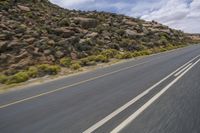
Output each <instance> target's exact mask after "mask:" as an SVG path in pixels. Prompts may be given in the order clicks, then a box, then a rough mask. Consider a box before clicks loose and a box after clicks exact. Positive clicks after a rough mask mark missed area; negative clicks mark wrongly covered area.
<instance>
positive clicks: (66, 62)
mask: <svg viewBox="0 0 200 133" xmlns="http://www.w3.org/2000/svg"><path fill="white" fill-rule="evenodd" d="M71 63H72V59H71V58H69V57H64V58H62V59H61V60H60V64H61V66H64V67H70V65H71Z"/></svg>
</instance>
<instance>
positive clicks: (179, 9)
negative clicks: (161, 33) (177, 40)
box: [141, 0, 200, 33]
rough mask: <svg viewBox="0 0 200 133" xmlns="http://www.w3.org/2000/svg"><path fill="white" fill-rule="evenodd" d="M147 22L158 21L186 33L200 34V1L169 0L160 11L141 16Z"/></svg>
mask: <svg viewBox="0 0 200 133" xmlns="http://www.w3.org/2000/svg"><path fill="white" fill-rule="evenodd" d="M141 18H142V19H145V20H156V21H158V22H160V23H163V24H166V25H168V26H170V27H172V28H176V29H181V30H183V31H185V32H191V33H200V25H199V22H200V1H199V0H192V2H191V3H188V2H187V1H186V0H169V1H168V2H167V3H166V4H163V5H162V6H161V7H160V9H158V10H156V11H152V12H147V13H146V14H144V15H142V16H141Z"/></svg>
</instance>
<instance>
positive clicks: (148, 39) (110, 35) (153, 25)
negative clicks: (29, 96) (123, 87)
mask: <svg viewBox="0 0 200 133" xmlns="http://www.w3.org/2000/svg"><path fill="white" fill-rule="evenodd" d="M0 17H1V24H0V72H2V73H4V74H6V75H12V74H15V73H16V72H18V71H20V70H24V69H27V68H28V67H29V66H35V65H38V64H60V62H61V60H62V59H63V58H64V57H69V58H70V60H71V59H72V60H77V59H82V58H85V57H88V56H90V55H98V54H100V53H101V52H102V51H105V50H109V49H112V51H118V52H119V51H121V52H125V51H129V52H138V51H144V50H148V49H153V48H165V47H168V46H178V45H183V44H185V43H187V42H188V38H187V36H186V35H185V34H184V33H183V32H181V31H177V30H173V29H170V28H169V27H167V26H164V25H162V24H159V23H157V22H154V21H153V22H146V21H144V20H139V19H135V18H131V17H127V16H124V15H117V14H113V13H105V12H96V11H93V12H83V11H75V10H67V9H63V8H60V7H58V6H56V5H53V4H51V3H50V2H48V1H47V0H29V1H27V0H3V1H1V2H0ZM99 58H100V60H102V58H103V57H102V56H101V57H100V56H99ZM106 58H107V57H106ZM97 60H98V59H97ZM64 62H66V60H64ZM102 62H103V61H102ZM65 64H66V63H65ZM81 65H83V64H81Z"/></svg>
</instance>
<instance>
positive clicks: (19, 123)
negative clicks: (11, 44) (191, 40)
mask: <svg viewBox="0 0 200 133" xmlns="http://www.w3.org/2000/svg"><path fill="white" fill-rule="evenodd" d="M81 132H84V133H91V132H95V133H107V132H108V133H109V132H111V133H118V132H120V133H200V45H193V46H188V47H185V48H181V49H178V50H174V51H170V52H165V53H161V54H156V55H152V56H148V57H144V58H141V59H135V60H133V59H132V60H129V61H126V62H124V63H120V64H116V65H113V66H110V67H106V68H101V69H97V70H94V71H91V72H87V73H83V74H80V75H75V76H71V77H67V78H63V79H59V80H55V81H52V82H48V83H44V84H40V85H35V86H32V87H28V88H25V89H21V90H15V91H10V92H7V93H4V94H0V133H81Z"/></svg>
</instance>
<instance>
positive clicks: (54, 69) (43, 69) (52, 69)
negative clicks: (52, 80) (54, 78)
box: [37, 64, 61, 75]
mask: <svg viewBox="0 0 200 133" xmlns="http://www.w3.org/2000/svg"><path fill="white" fill-rule="evenodd" d="M37 68H38V70H39V72H40V74H43V75H46V74H49V75H55V74H57V73H58V72H59V71H60V70H61V68H60V67H59V66H57V65H49V64H42V65H38V66H37Z"/></svg>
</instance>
